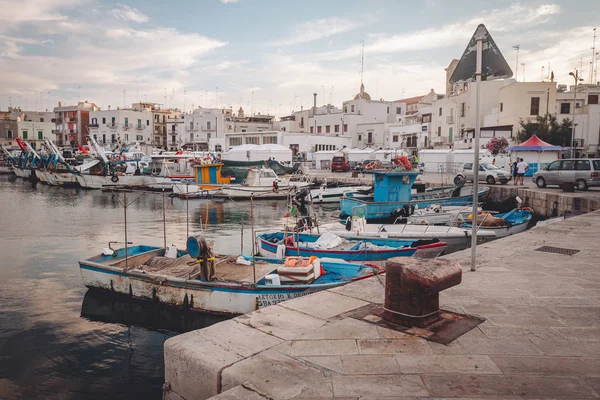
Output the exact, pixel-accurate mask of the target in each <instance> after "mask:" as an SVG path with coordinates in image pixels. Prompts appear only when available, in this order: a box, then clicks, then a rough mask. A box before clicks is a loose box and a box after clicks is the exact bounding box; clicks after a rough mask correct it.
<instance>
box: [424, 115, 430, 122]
mask: <svg viewBox="0 0 600 400" xmlns="http://www.w3.org/2000/svg"><path fill="white" fill-rule="evenodd" d="M427 122H431V114H425V115H423V123H424V124H425V123H427Z"/></svg>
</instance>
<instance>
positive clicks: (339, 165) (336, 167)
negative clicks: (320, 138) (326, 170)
mask: <svg viewBox="0 0 600 400" xmlns="http://www.w3.org/2000/svg"><path fill="white" fill-rule="evenodd" d="M335 171H339V172H348V171H350V163H349V162H348V159H347V158H346V156H335V157H333V159H332V160H331V172H335Z"/></svg>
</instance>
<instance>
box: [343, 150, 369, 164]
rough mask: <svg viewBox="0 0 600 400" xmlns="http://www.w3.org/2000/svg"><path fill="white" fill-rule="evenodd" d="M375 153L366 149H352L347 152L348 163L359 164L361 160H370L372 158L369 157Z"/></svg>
mask: <svg viewBox="0 0 600 400" xmlns="http://www.w3.org/2000/svg"><path fill="white" fill-rule="evenodd" d="M374 152H375V150H373V149H371V148H370V147H367V148H365V149H359V148H354V149H352V150H350V151H348V153H347V154H348V161H350V162H361V161H363V160H372V159H373V157H371V155H372V154H373V153H374Z"/></svg>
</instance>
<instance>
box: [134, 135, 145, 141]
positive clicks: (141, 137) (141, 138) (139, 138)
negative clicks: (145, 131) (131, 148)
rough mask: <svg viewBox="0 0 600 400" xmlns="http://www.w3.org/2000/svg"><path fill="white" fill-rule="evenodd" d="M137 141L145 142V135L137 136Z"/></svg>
mask: <svg viewBox="0 0 600 400" xmlns="http://www.w3.org/2000/svg"><path fill="white" fill-rule="evenodd" d="M135 140H139V141H143V140H144V136H143V135H135Z"/></svg>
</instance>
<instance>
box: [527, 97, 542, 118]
mask: <svg viewBox="0 0 600 400" xmlns="http://www.w3.org/2000/svg"><path fill="white" fill-rule="evenodd" d="M529 115H540V98H539V97H532V98H531V107H530V110H529Z"/></svg>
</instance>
